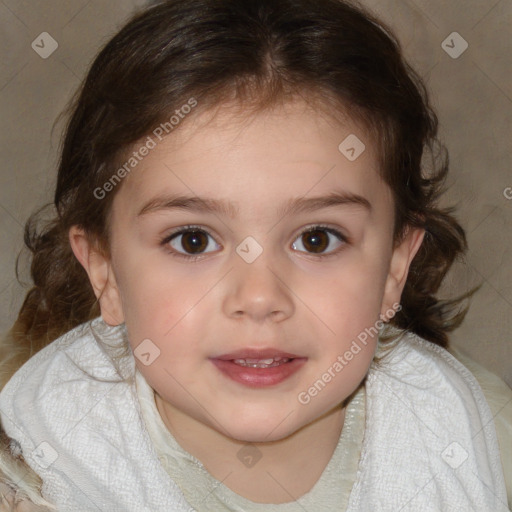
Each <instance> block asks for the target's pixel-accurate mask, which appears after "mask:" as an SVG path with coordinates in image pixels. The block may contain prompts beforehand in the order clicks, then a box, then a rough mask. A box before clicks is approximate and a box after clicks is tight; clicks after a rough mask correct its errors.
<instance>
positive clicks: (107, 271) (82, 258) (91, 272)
mask: <svg viewBox="0 0 512 512" xmlns="http://www.w3.org/2000/svg"><path fill="white" fill-rule="evenodd" d="M68 235H69V243H70V244H71V248H72V250H73V253H74V255H75V257H76V259H77V260H78V261H79V262H80V264H81V265H82V267H84V269H85V270H86V272H87V275H88V276H89V281H90V282H91V285H92V287H93V290H94V293H95V295H96V297H97V298H98V299H99V303H100V309H101V316H102V318H103V320H104V321H105V322H106V323H107V324H109V325H119V324H121V323H123V322H124V314H123V309H122V303H121V296H120V293H119V289H118V287H117V283H116V280H115V276H114V272H113V270H112V265H111V262H110V260H109V259H107V258H106V257H105V256H104V255H103V254H102V253H101V252H100V251H98V250H97V249H96V248H95V247H94V246H93V245H92V244H91V243H90V241H89V239H88V237H87V236H86V234H85V232H84V230H83V229H81V228H79V227H78V226H72V227H71V228H70V230H69V233H68Z"/></svg>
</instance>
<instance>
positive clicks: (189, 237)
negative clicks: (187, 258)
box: [181, 231, 208, 252]
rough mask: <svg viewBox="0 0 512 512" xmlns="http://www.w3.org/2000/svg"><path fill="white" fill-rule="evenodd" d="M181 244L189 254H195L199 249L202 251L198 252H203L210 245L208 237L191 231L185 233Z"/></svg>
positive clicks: (200, 232)
mask: <svg viewBox="0 0 512 512" xmlns="http://www.w3.org/2000/svg"><path fill="white" fill-rule="evenodd" d="M181 243H182V245H183V248H184V249H185V250H186V251H187V252H194V251H196V250H197V249H200V250H199V251H197V252H202V251H203V250H204V249H206V246H207V245H208V243H207V240H206V236H205V234H204V233H203V232H202V231H190V232H188V233H185V234H184V235H183V236H182V241H181Z"/></svg>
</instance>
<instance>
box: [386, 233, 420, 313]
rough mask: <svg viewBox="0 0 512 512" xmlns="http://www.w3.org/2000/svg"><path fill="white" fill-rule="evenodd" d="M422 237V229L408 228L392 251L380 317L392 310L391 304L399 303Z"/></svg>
mask: <svg viewBox="0 0 512 512" xmlns="http://www.w3.org/2000/svg"><path fill="white" fill-rule="evenodd" d="M424 236H425V230H424V229H422V228H409V229H408V230H407V232H406V234H405V236H404V238H403V240H402V241H401V242H400V244H399V245H398V246H397V247H395V249H394V250H393V254H392V256H391V261H390V264H389V271H388V276H387V279H386V285H385V289H384V298H383V301H382V310H381V315H384V314H385V313H386V311H389V310H390V309H393V304H399V303H400V298H401V296H402V291H403V289H404V286H405V283H406V281H407V276H408V274H409V267H410V265H411V262H412V260H413V259H414V256H416V253H417V252H418V250H419V248H420V247H421V244H422V242H423V237H424Z"/></svg>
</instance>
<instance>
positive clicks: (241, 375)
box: [211, 357, 307, 388]
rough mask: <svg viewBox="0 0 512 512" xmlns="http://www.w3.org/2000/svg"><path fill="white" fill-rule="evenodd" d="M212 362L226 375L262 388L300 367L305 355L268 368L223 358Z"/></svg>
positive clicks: (250, 385) (272, 384)
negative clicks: (253, 366)
mask: <svg viewBox="0 0 512 512" xmlns="http://www.w3.org/2000/svg"><path fill="white" fill-rule="evenodd" d="M211 361H212V363H213V364H214V365H215V366H216V367H217V368H218V369H219V370H220V371H221V372H222V373H223V374H224V375H226V376H227V377H229V378H230V379H232V380H234V381H235V382H238V383H240V384H243V385H245V386H248V387H252V388H262V387H267V386H275V385H276V384H279V383H281V382H283V381H285V380H286V379H287V378H288V377H291V376H292V375H293V374H294V373H296V372H297V371H298V370H299V368H301V367H302V366H303V365H304V363H305V362H306V361H307V358H305V357H298V358H296V359H292V360H291V361H288V362H287V363H283V364H280V365H279V366H272V367H270V368H251V367H248V366H240V365H238V364H235V363H234V362H233V361H226V360H223V359H212V360H211Z"/></svg>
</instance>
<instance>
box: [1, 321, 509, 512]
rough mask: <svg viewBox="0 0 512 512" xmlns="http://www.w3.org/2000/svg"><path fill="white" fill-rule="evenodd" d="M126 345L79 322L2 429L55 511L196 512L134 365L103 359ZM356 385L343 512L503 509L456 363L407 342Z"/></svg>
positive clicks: (42, 363) (490, 442)
mask: <svg viewBox="0 0 512 512" xmlns="http://www.w3.org/2000/svg"><path fill="white" fill-rule="evenodd" d="M126 341H127V340H126V330H125V328H124V325H121V326H118V327H115V328H110V327H108V326H107V325H106V324H104V322H103V321H102V320H101V318H97V319H95V320H94V321H93V322H92V323H86V324H82V325H81V326H78V327H77V328H75V329H73V330H72V331H70V332H69V333H67V334H65V335H64V336H62V337H61V338H59V339H57V340H55V341H54V342H53V343H51V344H50V345H49V346H47V347H45V348H44V349H43V350H41V351H40V352H38V353H37V354H36V355H35V356H34V357H32V358H31V359H30V360H29V361H27V363H26V364H25V365H23V366H22V367H21V368H20V369H19V370H18V371H17V372H16V373H15V375H14V376H13V377H12V379H11V380H10V381H9V382H8V383H7V384H6V386H5V387H4V389H3V390H2V392H1V393H0V415H1V421H2V424H3V427H4V429H5V431H6V433H7V435H9V436H10V437H11V438H13V439H15V440H16V441H18V442H19V444H20V447H21V450H22V452H23V455H24V457H25V459H26V461H27V463H28V464H29V465H30V466H31V467H32V468H33V469H34V470H35V471H36V472H37V473H38V474H39V475H40V476H41V478H42V480H43V482H44V485H43V495H44V497H45V498H46V499H48V500H49V501H50V502H53V503H54V504H55V505H57V509H58V510H59V512H76V511H81V512H89V511H98V510H103V511H107V510H108V511H109V512H110V511H112V512H117V511H119V512H121V511H123V512H140V511H152V512H168V511H170V510H172V511H173V512H182V511H183V512H185V511H186V512H189V511H192V510H194V509H193V508H192V507H191V505H189V504H188V503H187V500H186V498H185V496H184V495H183V493H182V492H181V490H180V489H179V486H178V485H177V484H176V483H175V482H174V481H173V480H172V479H171V478H170V477H169V475H168V474H167V472H166V471H165V469H164V467H163V465H162V464H161V462H160V461H159V459H158V454H157V452H156V450H155V448H154V446H153V445H152V442H151V439H150V437H149V434H148V431H147V429H146V427H145V425H144V421H143V417H142V412H141V408H140V403H139V400H138V398H137V394H136V386H135V364H134V359H133V355H132V354H128V355H127V356H126V357H125V358H123V359H121V360H120V361H119V362H118V363H117V362H116V363H115V362H114V361H113V360H112V358H111V354H112V353H114V352H115V351H116V347H119V346H120V345H122V344H123V343H126ZM365 387H366V418H365V432H364V438H363V445H362V451H361V459H360V462H359V466H358V471H357V475H356V479H355V482H354V485H353V487H352V492H351V494H350V497H349V503H348V507H347V510H348V511H349V512H363V511H364V512H366V511H369V510H375V511H396V510H401V511H402V512H407V511H415V512H421V511H443V512H445V511H446V512H450V511H471V510H475V511H478V512H486V511H488V512H505V511H507V510H508V507H507V505H506V493H505V485H504V479H503V474H502V469H501V462H500V455H499V452H498V444H497V440H496V433H495V429H494V423H493V419H492V413H491V411H490V409H489V406H488V405H487V403H486V401H485V399H484V395H483V393H482V390H481V388H480V386H479V385H478V383H477V381H476V380H475V378H474V377H473V376H472V375H471V373H470V372H469V371H468V370H467V369H466V368H465V367H464V366H463V365H462V364H460V363H459V362H458V361H457V360H456V359H455V358H454V357H453V356H451V355H450V354H449V353H448V352H447V351H445V350H444V349H442V348H440V347H437V346H435V345H432V344H431V343H428V342H426V341H424V340H422V339H420V338H418V337H417V336H414V335H412V334H406V335H404V337H403V338H402V339H401V340H400V342H399V343H397V344H396V346H395V347H394V348H393V349H391V350H390V352H389V353H388V355H387V356H385V358H384V359H382V360H381V361H380V363H373V364H372V366H371V368H370V370H369V373H368V377H367V379H366V383H365ZM315 510H322V509H320V508H313V509H312V510H311V512H314V511H315Z"/></svg>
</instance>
